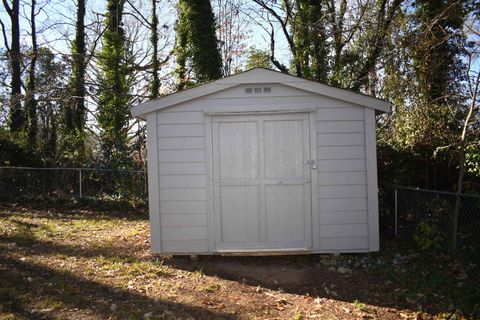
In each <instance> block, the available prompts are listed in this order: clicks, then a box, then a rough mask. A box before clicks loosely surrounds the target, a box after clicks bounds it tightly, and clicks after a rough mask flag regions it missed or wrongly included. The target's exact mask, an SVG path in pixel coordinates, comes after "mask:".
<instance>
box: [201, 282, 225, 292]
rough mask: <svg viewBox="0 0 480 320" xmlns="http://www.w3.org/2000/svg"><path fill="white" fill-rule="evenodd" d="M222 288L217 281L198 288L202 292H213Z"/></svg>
mask: <svg viewBox="0 0 480 320" xmlns="http://www.w3.org/2000/svg"><path fill="white" fill-rule="evenodd" d="M221 288H222V285H221V284H219V283H212V284H210V285H208V286H205V287H202V288H200V291H202V292H208V293H214V292H216V291H218V290H220V289H221Z"/></svg>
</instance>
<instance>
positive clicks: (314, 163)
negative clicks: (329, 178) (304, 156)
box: [304, 160, 317, 169]
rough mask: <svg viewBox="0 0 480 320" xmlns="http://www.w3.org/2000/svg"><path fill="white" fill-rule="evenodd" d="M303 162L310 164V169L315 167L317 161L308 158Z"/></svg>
mask: <svg viewBox="0 0 480 320" xmlns="http://www.w3.org/2000/svg"><path fill="white" fill-rule="evenodd" d="M304 163H305V165H308V166H310V168H312V169H317V161H315V160H308V161H305V162H304Z"/></svg>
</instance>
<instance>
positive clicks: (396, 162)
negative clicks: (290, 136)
mask: <svg viewBox="0 0 480 320" xmlns="http://www.w3.org/2000/svg"><path fill="white" fill-rule="evenodd" d="M479 21H480V5H479V3H478V2H475V1H454V0H435V1H424V0H417V1H405V0H342V1H333V0H314V1H310V0H309V1H305V0H295V1H293V0H282V1H273V0H254V1H243V0H212V1H209V0H179V1H170V0H160V1H158V0H152V1H149V2H145V1H137V0H108V1H93V0H75V1H73V0H69V1H58V0H31V1H29V0H22V1H20V0H2V8H1V10H0V25H1V33H2V35H1V41H2V46H1V47H0V57H1V60H0V105H1V109H0V149H1V150H2V151H1V152H0V164H1V165H3V166H6V165H8V166H60V167H62V166H65V167H66V166H87V167H92V166H95V167H100V166H101V167H105V168H144V167H145V163H144V162H145V125H144V123H143V122H140V121H138V120H136V119H132V118H131V117H130V115H129V108H130V107H131V106H132V105H135V104H138V103H140V102H142V101H146V100H148V99H152V98H155V97H158V96H161V95H165V94H168V93H171V92H174V91H176V90H182V89H184V88H188V87H190V86H192V85H196V84H199V83H203V82H207V81H211V80H215V79H218V78H220V77H222V76H228V75H232V74H235V73H238V72H240V71H242V70H246V69H248V68H252V67H255V66H260V67H269V68H273V69H276V70H278V71H281V72H286V73H291V74H294V75H298V76H301V77H305V78H308V79H312V80H314V81H321V82H324V83H327V84H330V85H333V86H337V87H341V88H345V89H350V90H355V91H359V92H362V93H365V94H369V95H373V96H376V97H379V98H382V99H387V100H389V101H391V102H392V109H391V111H390V112H389V113H388V114H385V115H379V119H378V140H379V141H378V156H379V162H378V163H379V181H380V186H381V192H383V194H388V193H389V187H390V186H392V185H395V184H405V185H412V186H418V187H426V188H433V189H445V190H456V191H458V190H461V191H476V192H478V190H479V189H480V182H479V181H480V180H479V178H480V144H479V141H480V139H479V138H480V125H479V123H480V121H479V117H480V115H479V112H478V109H479V74H478V71H479V68H480V61H479V59H478V54H479V44H480V42H479V40H480V23H479Z"/></svg>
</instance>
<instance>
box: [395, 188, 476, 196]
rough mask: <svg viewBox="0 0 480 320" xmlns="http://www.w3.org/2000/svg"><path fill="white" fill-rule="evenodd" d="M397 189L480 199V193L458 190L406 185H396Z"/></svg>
mask: <svg viewBox="0 0 480 320" xmlns="http://www.w3.org/2000/svg"><path fill="white" fill-rule="evenodd" d="M395 189H402V190H410V191H420V192H426V193H435V194H444V195H449V196H461V197H470V198H477V199H480V195H479V194H468V193H456V192H448V191H437V190H429V189H421V188H413V187H406V186H396V187H395Z"/></svg>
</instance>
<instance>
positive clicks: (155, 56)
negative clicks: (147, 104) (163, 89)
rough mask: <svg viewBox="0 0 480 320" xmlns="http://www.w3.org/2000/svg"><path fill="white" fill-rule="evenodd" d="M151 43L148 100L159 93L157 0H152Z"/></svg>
mask: <svg viewBox="0 0 480 320" xmlns="http://www.w3.org/2000/svg"><path fill="white" fill-rule="evenodd" d="M151 28H152V30H151V32H152V36H151V38H150V39H151V42H152V47H153V53H152V66H153V68H152V69H153V70H152V73H153V81H152V89H151V93H150V98H151V99H154V98H156V97H158V93H159V91H160V79H159V77H158V72H159V71H160V63H159V61H158V17H157V0H152V23H151Z"/></svg>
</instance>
